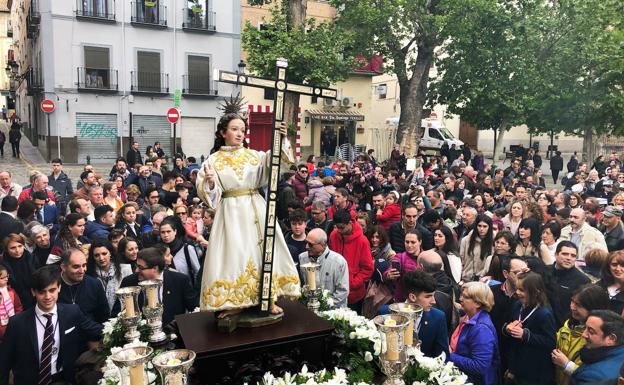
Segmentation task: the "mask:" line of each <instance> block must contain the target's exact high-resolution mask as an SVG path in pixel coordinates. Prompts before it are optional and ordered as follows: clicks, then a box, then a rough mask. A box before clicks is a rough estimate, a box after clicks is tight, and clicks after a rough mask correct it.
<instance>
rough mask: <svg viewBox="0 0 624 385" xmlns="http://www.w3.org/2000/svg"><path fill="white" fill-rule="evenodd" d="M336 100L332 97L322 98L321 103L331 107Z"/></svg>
mask: <svg viewBox="0 0 624 385" xmlns="http://www.w3.org/2000/svg"><path fill="white" fill-rule="evenodd" d="M337 102H338V101H337V100H336V99H332V98H323V105H324V106H326V107H333V106H335V105H336V103H337Z"/></svg>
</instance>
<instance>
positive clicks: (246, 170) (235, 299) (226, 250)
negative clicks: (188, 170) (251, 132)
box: [197, 147, 300, 311]
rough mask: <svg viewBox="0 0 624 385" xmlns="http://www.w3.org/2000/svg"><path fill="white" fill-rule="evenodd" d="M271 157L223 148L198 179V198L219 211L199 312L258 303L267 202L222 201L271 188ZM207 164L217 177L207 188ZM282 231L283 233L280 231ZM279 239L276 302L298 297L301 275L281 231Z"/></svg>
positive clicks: (275, 265)
mask: <svg viewBox="0 0 624 385" xmlns="http://www.w3.org/2000/svg"><path fill="white" fill-rule="evenodd" d="M269 163H270V155H269V153H264V152H259V151H254V150H249V149H245V148H242V147H239V148H231V147H223V148H222V149H221V150H220V151H217V152H216V153H214V154H212V155H210V157H209V158H208V159H207V160H206V161H205V162H204V164H203V165H202V167H201V169H200V171H199V174H198V177H197V191H198V195H199V196H200V198H201V199H202V200H203V201H204V202H206V203H207V204H208V205H209V206H211V207H213V208H215V209H216V215H215V218H214V223H213V224H212V230H211V232H210V234H211V235H210V241H209V243H208V250H207V252H206V259H205V262H204V272H203V276H202V285H201V293H200V308H201V310H205V311H218V310H227V309H237V308H247V307H252V306H255V305H258V303H259V290H260V287H259V286H260V285H259V278H260V276H261V263H262V257H261V255H262V240H263V239H264V223H265V210H266V201H265V199H264V197H262V196H261V195H259V194H257V193H256V194H254V195H241V196H236V197H227V198H222V196H223V192H224V191H232V190H238V191H241V190H253V189H257V188H259V187H261V186H265V185H267V183H268V175H269ZM206 164H208V165H209V166H210V167H212V169H214V170H215V172H216V174H217V177H216V180H215V186H214V188H213V189H212V190H211V189H210V188H209V186H208V183H204V182H205V173H204V166H205V165H206ZM278 229H279V227H278ZM276 233H277V234H276V236H275V252H274V255H273V258H274V260H273V285H272V296H273V298H274V299H275V298H277V297H278V296H293V297H298V296H299V295H300V282H299V275H298V274H297V269H296V267H295V264H294V262H293V260H292V257H291V256H290V253H289V251H288V246H287V245H286V241H285V240H284V236H283V235H282V233H281V231H277V232H276Z"/></svg>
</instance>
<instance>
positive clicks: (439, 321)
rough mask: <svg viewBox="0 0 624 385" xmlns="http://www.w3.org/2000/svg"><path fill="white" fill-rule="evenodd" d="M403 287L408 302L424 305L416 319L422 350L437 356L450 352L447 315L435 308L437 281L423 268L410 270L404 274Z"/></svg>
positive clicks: (415, 327)
mask: <svg viewBox="0 0 624 385" xmlns="http://www.w3.org/2000/svg"><path fill="white" fill-rule="evenodd" d="M403 287H404V288H405V292H406V293H408V294H407V302H408V303H413V304H418V305H420V306H422V307H423V313H422V316H421V317H420V319H417V320H416V324H415V325H414V333H418V338H419V339H420V341H421V345H420V350H421V351H422V352H423V354H424V355H426V356H427V357H437V356H439V355H440V354H441V353H442V352H444V353H446V356H447V357H448V354H449V339H448V332H447V330H446V317H445V316H444V312H443V311H442V310H438V309H436V308H434V307H433V306H434V305H435V303H436V301H435V291H436V283H435V280H434V279H433V277H432V276H431V275H430V274H429V273H425V272H424V271H421V270H414V271H408V272H407V273H405V274H404V275H403Z"/></svg>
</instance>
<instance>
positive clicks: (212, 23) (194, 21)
mask: <svg viewBox="0 0 624 385" xmlns="http://www.w3.org/2000/svg"><path fill="white" fill-rule="evenodd" d="M183 12H184V20H183V22H182V29H184V30H185V31H188V32H201V33H214V32H217V23H216V20H217V13H216V12H212V11H210V10H204V8H203V7H202V6H201V5H200V6H191V7H186V8H184V10H183Z"/></svg>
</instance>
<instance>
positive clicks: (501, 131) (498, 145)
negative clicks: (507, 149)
mask: <svg viewBox="0 0 624 385" xmlns="http://www.w3.org/2000/svg"><path fill="white" fill-rule="evenodd" d="M506 126H507V123H505V122H502V123H501V125H500V126H499V127H498V137H497V138H496V142H495V143H494V150H493V151H492V163H494V164H496V161H498V158H499V153H500V150H501V148H502V146H503V138H504V137H505V132H507V127H506ZM503 155H505V154H503ZM504 161H505V159H504V158H503V162H504Z"/></svg>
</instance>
